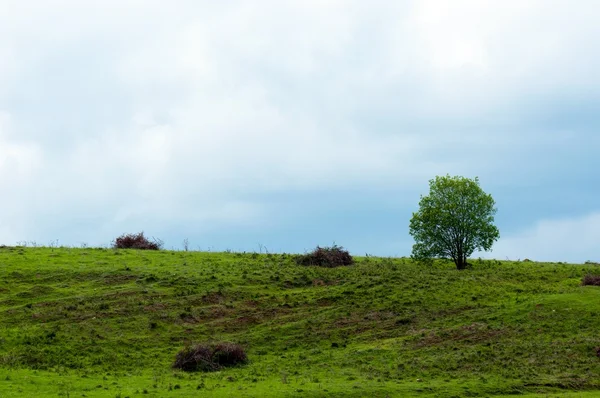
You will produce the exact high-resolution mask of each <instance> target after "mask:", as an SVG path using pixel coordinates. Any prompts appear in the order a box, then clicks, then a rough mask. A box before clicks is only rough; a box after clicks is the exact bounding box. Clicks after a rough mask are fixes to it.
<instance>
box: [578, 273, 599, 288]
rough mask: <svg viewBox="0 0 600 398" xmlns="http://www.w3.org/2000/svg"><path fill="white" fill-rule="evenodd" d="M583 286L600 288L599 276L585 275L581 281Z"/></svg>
mask: <svg viewBox="0 0 600 398" xmlns="http://www.w3.org/2000/svg"><path fill="white" fill-rule="evenodd" d="M581 284H582V285H583V286H600V275H592V274H587V275H586V276H584V277H583V280H582V281H581Z"/></svg>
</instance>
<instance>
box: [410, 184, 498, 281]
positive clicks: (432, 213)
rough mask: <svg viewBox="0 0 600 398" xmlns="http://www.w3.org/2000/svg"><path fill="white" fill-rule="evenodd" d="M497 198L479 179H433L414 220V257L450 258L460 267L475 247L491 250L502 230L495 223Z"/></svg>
mask: <svg viewBox="0 0 600 398" xmlns="http://www.w3.org/2000/svg"><path fill="white" fill-rule="evenodd" d="M494 206H495V202H494V199H493V198H492V196H491V195H489V194H486V193H485V192H484V191H483V190H482V189H481V187H480V186H479V179H478V178H475V179H474V180H472V179H468V178H464V177H450V176H445V177H440V176H437V177H436V178H435V179H433V180H430V181H429V195H428V196H421V200H420V202H419V211H417V212H416V213H413V216H412V218H411V220H410V234H411V235H412V236H413V238H414V239H415V244H414V246H413V252H412V257H413V258H414V259H416V260H419V261H421V262H431V259H432V258H435V257H440V258H449V259H452V260H453V261H454V263H455V264H456V267H457V268H458V269H464V268H466V266H467V258H468V257H469V256H470V255H471V254H472V253H473V252H474V251H475V250H485V251H488V250H491V248H492V245H493V243H494V242H495V241H496V240H498V238H499V237H500V233H499V231H498V228H496V226H495V225H494V224H493V223H494V214H496V208H495V207H494Z"/></svg>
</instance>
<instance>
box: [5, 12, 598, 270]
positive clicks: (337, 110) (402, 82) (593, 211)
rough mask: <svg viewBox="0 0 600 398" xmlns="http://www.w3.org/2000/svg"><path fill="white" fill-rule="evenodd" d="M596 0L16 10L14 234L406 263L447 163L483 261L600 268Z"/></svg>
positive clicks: (10, 107) (11, 135) (9, 192)
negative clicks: (484, 246) (474, 203)
mask: <svg viewBox="0 0 600 398" xmlns="http://www.w3.org/2000/svg"><path fill="white" fill-rule="evenodd" d="M599 19H600V3H599V2H597V1H595V0H580V1H577V2H572V1H568V0H498V1H495V0H489V1H480V0H453V1H443V0H439V1H435V0H414V1H411V0H406V1H381V0H371V1H369V2H365V1H362V0H346V1H341V0H288V1H281V0H254V1H242V0H231V1H222V2H215V1H202V0H172V1H169V2H165V1H159V0H102V1H95V0H90V1H80V0H43V1H42V0H37V1H36V0H29V1H23V0H0V186H1V187H2V189H1V190H0V243H2V244H7V245H13V244H18V243H23V242H30V243H31V242H35V243H36V244H38V245H48V244H56V243H58V244H61V245H69V246H80V245H88V246H109V245H110V244H111V241H113V240H114V238H116V237H117V236H119V235H121V234H123V233H134V232H139V231H144V232H145V234H146V235H147V236H150V237H156V238H160V239H162V240H163V241H164V243H165V247H166V248H169V249H170V248H174V249H181V248H182V245H183V240H184V239H187V240H188V241H189V247H190V248H191V249H194V250H211V251H221V250H234V251H259V250H268V251H270V252H305V251H307V250H311V249H312V248H314V247H315V246H317V245H321V246H328V245H331V244H333V243H336V244H338V245H342V246H344V247H345V248H347V249H349V250H350V252H351V253H353V254H357V255H364V254H366V253H368V254H372V255H380V256H408V255H410V251H411V247H412V244H413V243H414V242H413V240H412V238H411V237H410V235H409V234H408V224H409V220H410V217H411V216H412V213H413V212H415V211H416V210H417V209H418V202H419V198H420V195H425V194H427V193H428V181H429V180H430V179H432V178H434V177H435V176H436V175H446V174H449V175H461V176H465V177H469V178H473V177H479V179H480V182H481V187H482V188H483V190H484V191H486V192H487V193H489V194H491V195H492V196H493V197H494V199H495V201H496V205H497V208H498V212H497V214H496V225H497V226H498V228H499V230H500V235H501V237H500V240H499V241H498V242H497V243H496V244H495V245H494V247H493V251H492V252H488V253H481V254H476V255H481V256H482V257H486V258H498V259H503V260H504V259H511V260H518V259H525V258H529V259H531V260H538V261H569V262H583V261H586V260H591V261H600V249H599V247H600V245H599V243H600V200H599V198H600V174H599V171H598V170H599V169H600V160H599V159H600V158H599V156H598V154H599V150H600V134H598V130H599V128H600V74H599V73H598V70H600V53H599V52H598V48H600V24H598V23H597V22H598V20H599Z"/></svg>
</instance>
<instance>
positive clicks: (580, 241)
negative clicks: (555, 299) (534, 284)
mask: <svg viewBox="0 0 600 398" xmlns="http://www.w3.org/2000/svg"><path fill="white" fill-rule="evenodd" d="M598 237H600V212H596V213H591V214H587V215H585V216H581V217H575V218H563V219H553V220H542V221H540V222H538V223H537V224H536V225H535V226H534V227H532V228H527V229H525V230H523V231H521V232H519V233H516V234H514V235H511V236H508V237H505V238H504V237H502V238H500V240H499V241H498V243H497V244H496V245H494V250H493V252H492V253H486V254H485V256H486V257H487V258H497V259H505V258H506V257H508V258H509V259H511V260H517V259H521V260H524V259H526V258H528V259H530V260H533V261H569V262H576V263H583V262H584V261H587V260H591V261H600V252H599V251H598V243H599V240H598Z"/></svg>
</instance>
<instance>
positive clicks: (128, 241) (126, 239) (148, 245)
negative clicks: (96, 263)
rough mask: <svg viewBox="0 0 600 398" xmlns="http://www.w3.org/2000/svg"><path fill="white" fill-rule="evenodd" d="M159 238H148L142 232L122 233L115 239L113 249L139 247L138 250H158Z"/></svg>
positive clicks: (160, 243) (159, 247) (160, 242)
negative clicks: (151, 239)
mask: <svg viewBox="0 0 600 398" xmlns="http://www.w3.org/2000/svg"><path fill="white" fill-rule="evenodd" d="M153 239H154V238H153ZM162 245H163V243H162V241H161V240H160V239H154V240H153V241H150V240H148V238H146V237H145V236H144V233H143V232H140V233H139V234H123V235H121V236H119V237H118V238H117V239H115V242H114V243H113V247H114V248H115V249H139V250H160V249H161V248H162Z"/></svg>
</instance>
